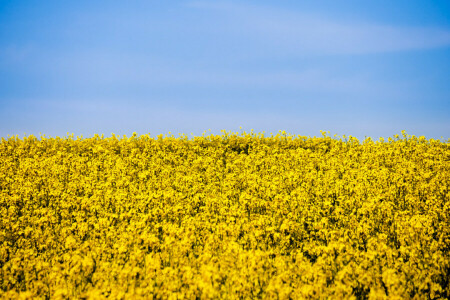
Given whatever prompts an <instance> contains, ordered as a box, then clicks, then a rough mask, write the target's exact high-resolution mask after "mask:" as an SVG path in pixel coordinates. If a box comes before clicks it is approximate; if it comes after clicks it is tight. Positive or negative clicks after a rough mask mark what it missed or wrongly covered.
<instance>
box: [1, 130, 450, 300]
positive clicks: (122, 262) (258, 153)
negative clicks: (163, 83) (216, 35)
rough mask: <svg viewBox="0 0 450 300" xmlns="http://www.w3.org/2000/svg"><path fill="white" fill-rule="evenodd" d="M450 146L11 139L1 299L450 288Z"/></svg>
mask: <svg viewBox="0 0 450 300" xmlns="http://www.w3.org/2000/svg"><path fill="white" fill-rule="evenodd" d="M449 186H450V143H449V141H440V140H435V139H426V138H425V137H415V136H409V135H407V134H405V133H403V135H400V136H399V135H397V136H394V137H392V138H389V139H388V140H383V139H380V140H378V141H373V140H372V139H370V138H367V139H365V140H364V141H361V142H360V141H358V140H357V139H356V138H354V137H330V136H328V135H327V134H324V135H323V136H322V137H314V138H311V137H304V136H293V135H288V134H286V133H284V132H280V133H279V134H277V135H271V136H265V135H264V134H263V133H253V132H250V133H242V134H238V133H232V132H225V131H224V132H223V133H222V134H221V135H206V134H204V135H202V136H198V137H193V138H188V137H187V136H185V135H181V136H179V137H174V136H168V135H165V136H163V135H160V136H158V137H156V138H152V137H150V136H149V135H142V136H138V135H136V134H133V136H131V137H126V136H115V135H113V136H112V137H109V138H106V137H104V136H98V135H96V136H94V137H92V138H82V137H77V138H74V137H73V136H69V137H65V138H58V137H56V138H47V137H45V136H41V137H40V138H36V137H34V136H28V137H24V138H22V139H21V138H18V137H10V138H8V139H2V141H1V142H0V210H1V211H0V214H1V218H0V297H2V298H24V299H26V298H54V299H59V298H104V297H111V298H146V299H148V298H174V299H176V298H188V299H196V298H201V299H212V298H279V299H289V298H291V299H297V298H298V299H304V298H339V299H340V298H357V299H364V298H371V299H379V298H386V299H387V298H389V299H391V298H431V299H437V298H450V201H449V199H450V190H449Z"/></svg>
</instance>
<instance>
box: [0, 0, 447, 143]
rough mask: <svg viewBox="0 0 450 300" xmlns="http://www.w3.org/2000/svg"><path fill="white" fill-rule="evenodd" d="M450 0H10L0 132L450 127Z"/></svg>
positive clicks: (1, 13) (443, 133)
mask: <svg viewBox="0 0 450 300" xmlns="http://www.w3.org/2000/svg"><path fill="white" fill-rule="evenodd" d="M449 82H450V2H449V1H448V0H444V1H428V0H423V1H413V0H411V1H402V0H398V1H387V0H386V1H384V0H381V1H321V0H318V1H242V0H241V1H33V0H31V1H17V0H15V1H2V2H1V3H0V136H1V137H6V136H7V135H8V134H9V135H15V134H18V135H20V136H23V135H24V134H27V135H29V134H35V135H39V133H45V134H47V135H51V136H57V135H59V136H65V135H66V134H67V132H69V133H74V134H75V135H83V136H85V137H88V136H91V135H93V134H95V133H100V134H101V133H104V134H105V135H106V136H109V135H110V134H111V133H115V134H127V135H130V134H131V133H132V132H134V131H135V132H137V133H138V134H146V133H150V134H151V135H152V136H156V135H157V134H160V133H168V132H169V131H170V132H172V133H174V134H175V135H176V134H178V133H186V134H190V133H194V134H195V135H199V134H201V133H202V132H204V131H205V130H208V129H211V130H212V131H213V132H219V131H220V130H222V129H225V130H232V131H239V130H240V127H242V128H243V129H244V130H250V129H254V130H255V131H257V132H261V131H265V132H266V133H270V132H274V133H276V132H278V131H279V130H285V131H287V132H290V133H293V134H300V135H310V136H315V135H316V136H320V132H319V130H326V131H330V132H331V134H332V135H333V134H338V135H344V134H345V135H353V136H357V137H359V138H363V137H364V136H371V137H373V138H378V137H380V136H384V137H387V136H392V135H394V134H397V133H400V131H401V130H403V129H405V130H406V131H407V133H409V134H414V135H418V136H419V135H425V136H426V137H428V138H440V137H444V138H445V139H447V138H450V84H449Z"/></svg>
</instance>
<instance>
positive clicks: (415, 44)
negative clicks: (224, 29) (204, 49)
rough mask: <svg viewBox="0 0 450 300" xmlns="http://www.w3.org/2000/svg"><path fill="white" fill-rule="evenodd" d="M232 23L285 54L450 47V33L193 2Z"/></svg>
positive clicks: (251, 37) (238, 28)
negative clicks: (228, 18)
mask: <svg viewBox="0 0 450 300" xmlns="http://www.w3.org/2000/svg"><path fill="white" fill-rule="evenodd" d="M189 5H190V6H191V7H194V8H197V9H203V10H209V11H211V12H214V13H216V14H220V15H223V16H228V17H231V18H232V19H233V21H234V22H233V26H230V30H233V31H235V32H236V33H238V34H242V35H247V36H248V38H249V39H254V40H258V42H259V43H261V45H263V46H265V47H267V49H274V50H278V51H279V52H281V53H283V52H284V53H285V54H365V53H380V52H394V51H408V50H420V49H430V48H437V47H446V46H450V29H449V28H429V27H400V26H393V25H388V24H373V23H363V22H352V21H342V20H332V19H330V18H329V17H325V16H321V15H317V14H314V13H307V12H292V11H285V10H282V9H279V8H273V7H268V6H263V5H246V4H238V3H234V2H219V3H217V2H206V1H194V2H190V3H189Z"/></svg>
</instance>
